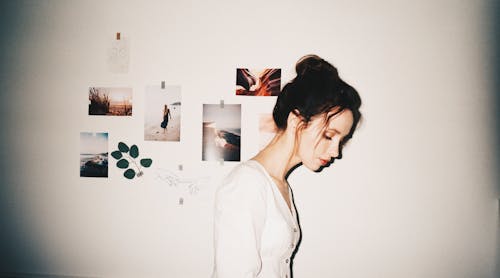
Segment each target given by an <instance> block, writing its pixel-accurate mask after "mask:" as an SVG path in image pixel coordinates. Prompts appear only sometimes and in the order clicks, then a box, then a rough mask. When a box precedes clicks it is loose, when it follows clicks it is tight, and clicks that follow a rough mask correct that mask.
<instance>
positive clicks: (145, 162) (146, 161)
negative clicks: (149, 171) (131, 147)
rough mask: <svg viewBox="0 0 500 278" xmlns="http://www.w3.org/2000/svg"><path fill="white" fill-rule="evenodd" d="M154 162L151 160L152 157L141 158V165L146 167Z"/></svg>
mask: <svg viewBox="0 0 500 278" xmlns="http://www.w3.org/2000/svg"><path fill="white" fill-rule="evenodd" d="M152 163H153V160H151V159H150V158H143V159H141V165H142V166H144V167H149V166H151V164H152Z"/></svg>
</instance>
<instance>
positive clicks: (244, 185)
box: [212, 160, 300, 278]
mask: <svg viewBox="0 0 500 278" xmlns="http://www.w3.org/2000/svg"><path fill="white" fill-rule="evenodd" d="M289 193H290V194H289V196H292V194H291V190H290V188H289ZM291 203H292V205H291V207H292V208H291V209H289V208H288V205H287V203H286V201H285V199H284V198H283V196H282V194H281V192H280V191H279V189H278V187H277V185H276V184H275V183H274V181H273V180H272V179H271V177H270V176H269V174H268V173H267V172H266V170H265V168H264V167H263V166H262V165H261V164H259V162H257V161H255V160H249V161H246V162H243V163H241V164H240V165H238V166H237V167H236V168H235V169H234V170H232V172H231V173H230V174H229V175H228V176H227V178H226V179H225V180H224V181H223V183H222V184H221V186H220V187H219V188H218V190H217V193H216V197H215V211H214V249H215V256H214V258H215V264H214V272H213V274H212V277H213V278H240V277H241V278H250V277H251V278H255V277H258V278H278V277H280V278H289V277H290V257H291V255H292V253H293V251H294V250H295V247H296V245H297V242H298V240H299V237H300V230H299V225H298V222H297V216H296V211H295V206H294V205H293V200H292V201H291Z"/></svg>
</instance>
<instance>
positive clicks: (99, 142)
mask: <svg viewBox="0 0 500 278" xmlns="http://www.w3.org/2000/svg"><path fill="white" fill-rule="evenodd" d="M80 177H101V178H107V177H108V133H94V132H80Z"/></svg>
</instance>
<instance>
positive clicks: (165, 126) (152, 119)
mask: <svg viewBox="0 0 500 278" xmlns="http://www.w3.org/2000/svg"><path fill="white" fill-rule="evenodd" d="M180 138H181V87H180V86H166V87H165V89H161V88H160V87H159V86H150V87H148V88H146V109H145V115H144V140H146V141H180Z"/></svg>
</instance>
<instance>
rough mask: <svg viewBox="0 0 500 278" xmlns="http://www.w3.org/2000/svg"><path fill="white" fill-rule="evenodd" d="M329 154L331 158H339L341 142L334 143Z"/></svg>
mask: <svg viewBox="0 0 500 278" xmlns="http://www.w3.org/2000/svg"><path fill="white" fill-rule="evenodd" d="M328 154H329V155H330V157H331V158H337V157H338V156H339V142H336V141H334V142H332V144H331V145H330V149H329V150H328Z"/></svg>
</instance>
